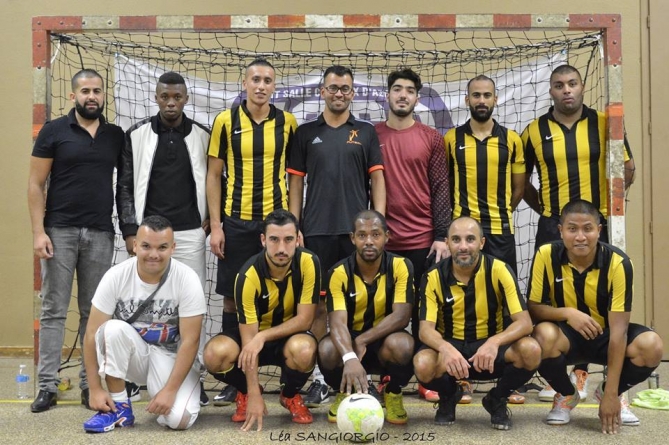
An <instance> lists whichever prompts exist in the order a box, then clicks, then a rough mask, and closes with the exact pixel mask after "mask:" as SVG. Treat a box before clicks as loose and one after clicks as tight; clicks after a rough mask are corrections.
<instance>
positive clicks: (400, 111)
mask: <svg viewBox="0 0 669 445" xmlns="http://www.w3.org/2000/svg"><path fill="white" fill-rule="evenodd" d="M414 108H415V107H410V108H397V109H396V108H394V107H393V106H392V105H390V111H392V112H393V114H394V115H395V116H398V117H405V116H409V115H411V114H413V110H414Z"/></svg>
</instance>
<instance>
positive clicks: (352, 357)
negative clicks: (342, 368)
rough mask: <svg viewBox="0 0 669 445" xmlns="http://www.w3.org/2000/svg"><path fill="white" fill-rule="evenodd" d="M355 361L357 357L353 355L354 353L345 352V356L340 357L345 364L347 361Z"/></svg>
mask: <svg viewBox="0 0 669 445" xmlns="http://www.w3.org/2000/svg"><path fill="white" fill-rule="evenodd" d="M354 359H355V360H357V359H358V356H357V355H355V352H347V353H346V354H344V355H342V356H341V360H342V361H343V362H344V364H346V362H347V361H349V360H354Z"/></svg>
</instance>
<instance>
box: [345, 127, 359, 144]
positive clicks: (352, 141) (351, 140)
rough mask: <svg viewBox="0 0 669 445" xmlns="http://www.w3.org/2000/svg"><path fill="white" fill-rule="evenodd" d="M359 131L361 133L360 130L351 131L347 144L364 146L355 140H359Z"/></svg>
mask: <svg viewBox="0 0 669 445" xmlns="http://www.w3.org/2000/svg"><path fill="white" fill-rule="evenodd" d="M359 131H360V130H351V131H350V132H349V133H348V141H346V143H347V144H356V145H362V144H361V143H360V142H358V141H356V140H355V139H357V137H358V132H359Z"/></svg>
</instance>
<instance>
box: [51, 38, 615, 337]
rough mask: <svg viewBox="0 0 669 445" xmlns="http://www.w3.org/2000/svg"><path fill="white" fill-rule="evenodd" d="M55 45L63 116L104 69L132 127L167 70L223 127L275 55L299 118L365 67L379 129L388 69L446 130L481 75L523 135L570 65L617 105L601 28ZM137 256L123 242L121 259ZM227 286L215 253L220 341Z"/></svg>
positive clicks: (287, 99)
mask: <svg viewBox="0 0 669 445" xmlns="http://www.w3.org/2000/svg"><path fill="white" fill-rule="evenodd" d="M51 45H52V48H51V54H52V60H51V70H50V72H49V74H50V79H49V80H48V84H49V88H50V92H49V96H48V99H47V100H48V102H49V103H48V105H49V107H50V110H51V116H52V117H58V116H61V115H64V114H66V113H67V112H68V111H69V109H70V108H71V105H72V104H71V101H70V100H69V93H70V89H71V88H70V79H71V78H72V76H73V74H74V73H76V72H77V71H78V70H80V69H82V68H93V69H95V70H97V71H98V72H99V73H100V74H101V75H102V77H103V78H104V79H105V82H106V91H107V105H106V109H105V113H106V115H107V118H108V120H109V121H111V122H116V123H117V124H118V125H120V126H121V127H123V129H124V130H126V129H127V128H128V127H129V126H131V125H132V124H133V123H135V122H137V121H139V120H141V119H143V118H145V117H147V116H151V115H154V114H156V113H157V112H158V108H157V105H156V104H155V101H154V91H155V86H156V82H157V79H158V77H159V76H160V75H161V74H162V73H163V72H165V71H176V72H179V73H180V74H182V75H183V76H184V77H185V78H186V83H187V87H188V92H189V96H190V100H189V103H188V105H187V106H186V108H185V112H186V113H187V115H188V116H190V117H192V118H194V119H195V120H196V121H199V122H200V123H202V124H204V125H207V126H211V124H212V122H213V120H214V117H215V116H216V114H217V113H218V112H220V111H221V110H224V109H226V108H229V107H231V106H234V105H236V104H238V103H239V102H240V100H242V99H243V98H244V92H243V91H242V87H241V84H242V78H243V72H244V68H245V67H246V65H247V64H248V63H250V62H251V61H252V60H253V59H255V58H257V57H264V58H267V59H268V60H269V61H270V62H271V63H272V64H273V65H274V67H275V69H276V92H275V94H274V96H273V103H274V104H275V105H276V106H277V107H279V108H282V109H285V110H289V111H291V112H292V113H294V114H295V116H296V118H297V120H298V122H303V121H305V120H309V119H312V118H315V117H316V116H317V115H318V114H319V113H320V112H321V111H322V110H323V107H324V102H323V101H322V100H320V94H319V82H320V80H321V76H322V73H323V71H324V70H325V69H326V68H327V67H329V66H331V65H333V64H338V65H344V66H347V67H350V68H351V69H352V70H353V73H354V75H355V82H354V84H355V90H356V94H355V97H354V99H353V102H352V112H353V114H354V115H356V116H357V117H359V118H361V119H365V120H369V121H372V122H379V121H383V120H385V119H386V116H387V109H388V105H387V102H386V89H387V88H386V85H385V82H386V76H387V75H388V73H389V72H391V71H393V70H395V69H398V68H403V67H408V68H411V69H413V70H414V71H416V72H418V73H419V74H420V76H421V78H422V80H423V84H424V87H423V89H422V90H421V91H420V101H419V104H418V106H417V107H416V117H417V119H418V120H420V121H421V122H423V123H426V124H428V125H431V126H433V127H435V128H436V129H437V130H438V131H439V132H440V133H442V134H443V133H445V132H446V131H447V130H448V129H449V128H452V127H454V126H458V125H462V124H463V123H464V122H465V121H466V120H467V119H468V118H469V110H468V108H467V107H466V106H465V103H464V93H465V86H466V83H467V81H468V80H469V79H471V78H473V77H475V76H477V75H479V74H485V75H487V76H489V77H491V78H492V79H494V80H495V82H496V85H497V90H498V91H497V94H498V103H497V107H496V110H495V112H494V114H493V117H494V118H495V119H496V120H497V121H498V122H499V123H500V124H501V125H504V126H506V127H508V128H510V129H513V130H515V131H517V132H518V133H520V132H522V131H523V129H524V128H525V126H526V125H527V124H529V123H530V122H531V121H532V120H533V119H535V118H537V117H538V116H540V115H541V114H544V113H545V112H546V111H547V110H548V108H549V106H550V105H551V102H550V96H549V94H548V87H549V84H548V80H549V75H550V72H551V71H552V69H553V68H555V67H556V66H558V65H559V64H563V63H570V64H572V65H574V66H576V67H577V68H578V69H579V71H580V72H581V74H582V75H583V77H584V80H585V85H586V93H585V94H586V96H585V103H586V104H588V105H590V106H593V107H596V108H599V109H603V108H604V107H605V106H606V104H607V89H606V73H605V71H606V70H605V66H604V63H603V50H602V34H601V33H599V32H592V31H589V32H585V31H578V30H574V31H552V30H544V31H539V30H525V31H500V30H493V29H487V30H461V31H457V32H453V31H396V30H392V31H341V32H334V31H328V32H316V31H299V32H273V31H267V32H191V31H181V32H161V31H151V32H118V31H115V32H85V31H84V32H77V33H57V34H52V35H51ZM537 218H538V215H536V214H535V213H534V212H533V211H532V210H531V209H529V207H527V205H526V204H525V203H524V202H521V204H520V206H519V207H518V209H516V211H515V213H514V219H515V228H516V235H515V236H516V248H517V256H518V265H517V267H518V274H519V281H520V285H521V290H522V291H523V292H524V289H525V287H526V285H527V280H528V274H529V268H530V262H531V260H532V254H533V252H534V234H535V231H536V220H537ZM126 257H127V254H126V252H125V244H124V242H123V240H122V238H121V237H120V235H118V236H117V241H116V252H115V256H114V262H115V263H118V262H120V261H123V260H124V259H125V258H126ZM215 279H216V258H215V257H214V256H213V255H211V254H210V253H208V271H207V284H206V289H205V291H206V297H207V304H208V314H207V318H206V331H207V335H208V336H211V335H214V334H216V333H218V332H219V330H220V327H221V319H222V297H221V296H219V295H216V293H215V292H214V289H215ZM72 334H73V333H72V332H71V333H70V334H68V335H69V336H70V335H72ZM69 341H72V343H71V344H73V340H71V339H70V340H68V342H69Z"/></svg>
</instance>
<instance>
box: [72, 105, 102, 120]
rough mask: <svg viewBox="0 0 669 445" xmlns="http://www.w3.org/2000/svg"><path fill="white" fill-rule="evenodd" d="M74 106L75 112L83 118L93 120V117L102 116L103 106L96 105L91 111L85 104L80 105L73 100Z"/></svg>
mask: <svg viewBox="0 0 669 445" xmlns="http://www.w3.org/2000/svg"><path fill="white" fill-rule="evenodd" d="M74 108H75V109H76V110H77V113H79V116H81V117H83V118H84V119H88V120H93V119H99V118H100V116H102V111H104V109H105V106H104V105H98V107H97V108H96V109H95V110H93V111H91V110H89V109H88V108H86V106H85V105H82V104H80V103H79V102H75V103H74Z"/></svg>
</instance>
